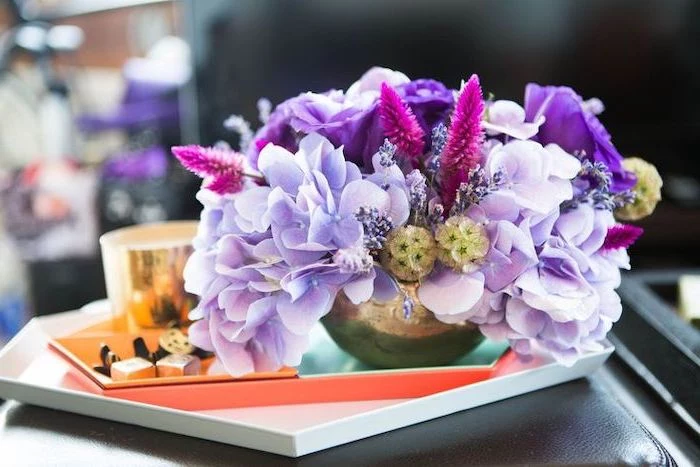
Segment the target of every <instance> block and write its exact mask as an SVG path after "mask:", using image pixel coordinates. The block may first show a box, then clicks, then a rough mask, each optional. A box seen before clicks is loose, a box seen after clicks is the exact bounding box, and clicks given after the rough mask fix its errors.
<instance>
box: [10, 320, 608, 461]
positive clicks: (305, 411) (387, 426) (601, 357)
mask: <svg viewBox="0 0 700 467" xmlns="http://www.w3.org/2000/svg"><path fill="white" fill-rule="evenodd" d="M93 309H94V308H93ZM94 310H95V311H92V312H87V311H72V312H66V313H61V314H58V315H53V316H47V317H41V318H35V319H33V320H32V321H31V322H30V323H29V324H27V326H26V327H25V328H24V329H23V330H22V331H21V332H20V333H19V334H18V335H17V336H16V337H15V338H14V339H13V340H12V341H10V343H8V345H7V346H6V347H5V348H4V349H3V350H2V351H0V397H3V398H6V399H15V400H18V401H21V402H26V403H30V404H35V405H39V406H44V407H50V408H53V409H60V410H65V411H68V412H75V413H79V414H83V415H89V416H93V417H99V418H105V419H108V420H115V421H118V422H123V423H130V424H133V425H140V426H144V427H148V428H153V429H157V430H163V431H169V432H173V433H179V434H183V435H187V436H194V437H197V438H203V439H208V440H212V441H218V442H222V443H227V444H233V445H237V446H243V447H247V448H252V449H258V450H262V451H268V452H272V453H276V454H281V455H284V456H290V457H298V456H303V455H305V454H309V453H312V452H316V451H320V450H322V449H327V448H330V447H333V446H338V445H341V444H345V443H349V442H351V441H356V440H358V439H362V438H367V437H369V436H373V435H376V434H380V433H385V432H387V431H391V430H395V429H397V428H402V427H405V426H409V425H413V424H415V423H420V422H423V421H426V420H430V419H433V418H437V417H441V416H444V415H449V414H451V413H455V412H459V411H462V410H466V409H470V408H472V407H477V406H480V405H484V404H488V403H491V402H495V401H499V400H503V399H506V398H509V397H513V396H518V395H521V394H525V393H527V392H531V391H535V390H537V389H541V388H545V387H548V386H553V385H555V384H559V383H563V382H565V381H570V380H573V379H576V378H580V377H582V376H586V375H588V374H590V373H592V372H593V371H595V370H596V369H597V368H598V367H600V366H601V365H602V364H603V363H604V362H605V360H606V359H607V358H608V356H610V354H611V353H612V352H613V351H614V348H613V346H612V345H611V344H609V343H606V348H605V350H603V351H600V352H596V353H591V354H588V355H586V356H584V357H583V358H582V359H581V360H579V361H578V362H577V363H576V364H575V365H574V366H573V367H571V368H566V367H563V366H562V365H559V364H557V363H554V362H552V361H549V360H544V359H535V360H533V361H532V362H530V363H528V364H523V363H521V362H513V363H511V364H509V365H508V366H506V367H504V368H502V369H501V370H500V372H499V374H498V375H497V376H496V377H494V378H492V379H490V380H487V381H482V382H480V383H474V384H471V385H468V386H464V387H461V388H457V389H452V390H449V391H444V392H441V393H437V394H433V395H431V396H427V397H421V398H417V399H399V400H397V399H394V400H380V401H361V402H336V403H324V404H305V405H286V406H274V407H253V408H239V409H224V410H206V411H191V412H189V411H182V410H175V409H169V408H164V407H159V406H156V405H147V404H141V403H137V402H130V401H125V400H118V399H113V398H108V397H104V396H101V395H96V394H92V393H91V392H90V388H88V387H81V386H80V385H78V384H77V383H76V384H71V383H70V381H69V382H67V381H66V378H67V375H68V374H69V370H70V367H69V366H68V365H69V364H68V363H67V362H65V361H64V360H63V359H61V358H60V357H57V356H55V355H52V354H51V353H50V352H47V351H46V345H47V342H48V339H49V338H50V337H61V336H64V335H69V334H71V333H73V332H76V331H78V330H80V329H81V328H84V327H86V326H89V325H90V324H94V323H97V322H99V321H102V320H104V319H105V317H106V316H107V315H106V314H105V313H104V312H102V311H101V310H100V307H98V308H97V309H94ZM46 358H51V359H53V360H55V361H52V362H51V365H46V363H47V362H46V361H41V360H42V359H46ZM39 366H41V367H42V368H43V370H42V371H41V372H39V371H37V368H38V367H39ZM47 367H49V368H51V371H49V372H47V371H46V370H45V368H47Z"/></svg>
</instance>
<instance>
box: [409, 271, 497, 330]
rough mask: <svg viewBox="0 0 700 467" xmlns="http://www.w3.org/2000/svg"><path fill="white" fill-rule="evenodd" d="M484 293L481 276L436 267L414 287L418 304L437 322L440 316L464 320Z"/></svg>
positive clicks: (478, 273) (471, 312)
mask: <svg viewBox="0 0 700 467" xmlns="http://www.w3.org/2000/svg"><path fill="white" fill-rule="evenodd" d="M483 292H484V275H483V274H482V273H480V272H474V273H470V274H460V273H457V272H455V271H454V270H452V269H451V268H445V267H440V268H436V270H435V271H433V273H431V274H430V275H429V276H428V277H426V278H425V281H424V282H423V283H422V284H421V285H420V287H418V298H419V299H420V301H421V303H423V305H424V306H425V307H426V308H428V309H429V310H430V311H432V312H433V313H435V316H436V317H437V318H438V319H440V317H441V316H442V315H459V316H460V317H461V318H462V319H468V318H469V317H470V315H471V314H474V313H475V312H476V310H473V308H474V305H476V304H477V303H479V299H480V298H481V295H482V294H483Z"/></svg>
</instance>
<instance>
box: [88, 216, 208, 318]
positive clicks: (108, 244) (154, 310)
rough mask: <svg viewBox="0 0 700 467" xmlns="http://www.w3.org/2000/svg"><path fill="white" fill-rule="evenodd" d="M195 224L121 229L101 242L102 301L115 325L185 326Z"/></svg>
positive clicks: (190, 298) (190, 299)
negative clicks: (187, 268) (104, 295)
mask: <svg viewBox="0 0 700 467" xmlns="http://www.w3.org/2000/svg"><path fill="white" fill-rule="evenodd" d="M196 232H197V222H196V221H172V222H163V223H158V224H147V225H137V226H133V227H125V228H123V229H118V230H115V231H112V232H109V233H106V234H104V235H103V236H102V237H100V246H101V248H102V263H103V266H104V271H105V282H106V285H107V297H108V298H109V300H110V302H111V305H112V312H113V314H114V317H115V323H116V324H117V325H118V326H120V327H123V326H127V327H128V329H135V328H136V329H138V328H160V327H166V326H167V325H168V324H169V323H171V322H172V321H178V322H186V321H187V313H189V311H190V309H191V308H192V307H193V306H194V305H195V304H196V301H195V300H196V298H195V297H194V296H192V295H190V294H188V293H187V292H185V288H184V279H183V270H184V268H185V263H186V262H187V259H188V258H189V256H190V254H192V239H193V238H194V236H195V234H196Z"/></svg>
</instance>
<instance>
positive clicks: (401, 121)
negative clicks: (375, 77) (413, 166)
mask: <svg viewBox="0 0 700 467" xmlns="http://www.w3.org/2000/svg"><path fill="white" fill-rule="evenodd" d="M379 117H380V119H381V122H382V128H384V134H385V135H386V137H387V138H388V139H389V141H390V142H391V143H392V144H395V145H396V147H397V149H398V150H399V153H400V154H403V155H406V156H408V157H411V158H413V157H416V156H418V155H419V154H421V153H422V152H423V147H424V145H425V144H424V138H425V132H424V131H423V129H422V128H421V126H420V124H419V123H418V120H417V119H416V116H415V114H414V113H413V111H412V110H411V108H410V107H409V106H408V104H406V103H405V102H404V101H403V100H402V99H401V96H399V95H398V93H397V92H396V91H395V90H394V89H393V88H392V87H391V86H388V85H387V84H386V83H382V91H381V95H380V97H379Z"/></svg>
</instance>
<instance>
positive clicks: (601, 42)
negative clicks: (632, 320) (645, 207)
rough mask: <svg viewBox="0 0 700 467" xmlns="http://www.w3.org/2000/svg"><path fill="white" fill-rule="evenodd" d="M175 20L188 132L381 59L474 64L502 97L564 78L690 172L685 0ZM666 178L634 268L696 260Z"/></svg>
mask: <svg viewBox="0 0 700 467" xmlns="http://www.w3.org/2000/svg"><path fill="white" fill-rule="evenodd" d="M184 18H185V20H186V21H188V27H187V28H185V30H186V31H188V33H189V40H190V42H191V45H192V48H193V49H192V50H193V55H194V63H195V66H196V74H195V80H194V82H193V84H194V86H193V87H192V89H191V90H190V91H191V92H190V94H189V97H188V100H186V101H185V102H186V105H185V106H183V110H187V111H188V113H187V114H186V115H184V116H183V117H184V120H183V121H184V131H185V133H184V134H185V137H186V138H187V139H189V140H192V141H201V142H202V143H204V144H211V143H213V142H215V141H217V140H218V139H229V140H230V139H231V137H232V135H231V134H229V133H227V132H226V131H225V130H224V128H223V127H222V125H221V122H222V121H223V120H224V118H226V117H227V116H228V115H229V114H231V113H237V114H238V113H240V114H243V115H244V116H245V117H246V118H247V119H248V120H249V121H251V122H255V121H256V115H257V109H256V101H257V99H258V97H260V96H264V97H268V98H269V99H270V100H271V101H272V102H273V103H274V104H279V103H280V102H282V101H283V100H284V99H287V98H289V97H292V96H295V95H297V94H299V93H300V92H304V91H307V90H314V91H325V90H327V89H329V88H333V87H340V88H347V87H348V86H349V85H350V84H351V83H352V82H353V81H354V80H356V79H357V78H359V76H360V75H361V74H362V73H363V72H364V71H366V70H367V69H368V68H369V67H370V66H372V65H381V66H387V67H390V68H394V69H397V70H401V71H403V72H405V73H406V74H407V75H408V76H409V77H411V78H414V79H415V78H423V77H428V76H430V77H435V78H437V79H439V80H441V81H443V82H445V83H446V84H447V85H450V86H452V87H458V86H459V83H460V80H462V79H465V78H466V77H468V76H469V75H470V74H471V73H478V74H479V75H480V77H481V83H482V84H483V85H484V90H485V91H489V92H492V93H494V94H495V96H496V98H499V99H513V100H516V101H522V99H523V93H524V88H525V84H526V83H528V82H537V83H540V84H556V85H566V86H571V87H573V88H574V89H576V90H577V91H579V93H580V94H581V95H583V96H584V98H590V97H598V98H600V99H601V100H602V101H603V102H604V104H605V107H606V110H605V112H604V113H603V114H602V116H601V120H602V122H603V124H604V125H605V126H606V127H607V129H608V130H609V132H610V134H612V135H613V141H614V142H615V144H616V146H617V148H618V149H619V150H620V151H621V152H622V153H623V154H625V155H627V156H633V155H637V156H640V157H643V158H644V159H646V160H649V161H650V162H652V163H653V164H655V165H656V166H657V167H658V169H659V172H660V173H661V174H662V176H664V174H673V173H676V174H683V176H684V177H686V180H685V182H684V186H685V187H686V188H687V187H688V186H690V185H692V184H693V183H697V181H698V180H700V158H697V157H695V156H694V155H695V154H696V153H697V150H698V147H700V107H699V106H698V105H697V103H698V102H700V54H698V44H700V2H697V1H687V0H590V1H586V2H580V1H575V0H531V1H526V0H504V1H499V2H488V1H468V2H466V1H465V2H455V1H449V0H436V1H428V0H405V1H402V2H397V1H384V2H377V1H371V0H357V1H354V2H328V1H322V0H299V1H290V2H278V1H274V0H241V1H237V2H230V1H227V0H209V1H206V2H198V1H194V0H188V1H186V2H185V12H184ZM229 142H230V143H235V141H229ZM677 185H678V184H677V183H675V182H669V185H668V188H669V192H668V195H669V202H668V203H665V204H662V205H661V206H659V208H658V209H657V211H656V213H655V214H654V216H651V218H650V220H649V222H648V223H645V224H644V228H645V229H646V231H647V235H645V236H644V237H642V239H641V241H640V242H639V243H638V244H637V245H636V246H635V249H634V254H633V256H634V261H635V265H636V264H645V265H649V266H658V265H664V264H665V263H668V262H670V263H673V262H674V261H679V262H681V264H684V265H691V266H692V265H695V266H700V249H698V248H697V247H696V244H697V242H696V239H697V238H698V235H700V224H699V223H698V222H696V220H697V219H698V218H700V210H699V208H698V206H699V205H700V193H698V192H697V190H696V192H695V194H689V191H688V189H685V188H684V189H683V190H682V191H683V194H682V196H680V195H678V191H679V189H678V187H677ZM681 197H683V198H684V199H683V200H682V201H681V200H680V198H681ZM689 198H694V199H689ZM676 200H678V206H677V205H676ZM681 203H682V206H685V207H680V206H681ZM689 206H690V207H689ZM664 210H667V213H666V214H664V213H663V211H664ZM659 216H664V217H663V222H662V221H658V222H656V221H655V220H654V218H656V219H660V217H659ZM692 219H694V220H695V222H693V221H692ZM681 229H688V232H687V233H684V232H677V231H678V230H681ZM676 234H678V238H677V237H676ZM670 250H673V251H672V255H668V254H667V251H670ZM676 253H678V254H676ZM641 257H643V260H640V259H639V258H641ZM676 264H678V263H676Z"/></svg>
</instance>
